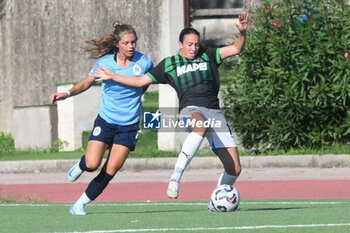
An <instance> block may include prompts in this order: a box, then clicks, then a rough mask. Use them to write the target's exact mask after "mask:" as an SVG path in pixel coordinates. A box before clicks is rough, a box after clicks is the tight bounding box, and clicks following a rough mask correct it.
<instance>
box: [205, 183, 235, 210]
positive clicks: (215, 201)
mask: <svg viewBox="0 0 350 233" xmlns="http://www.w3.org/2000/svg"><path fill="white" fill-rule="evenodd" d="M210 201H211V202H212V203H211V204H212V206H213V207H214V209H215V211H218V212H231V211H235V210H236V209H237V208H238V205H239V202H240V197H239V192H238V190H237V189H236V188H235V187H233V186H231V185H228V184H222V185H220V186H219V187H217V188H216V189H214V191H213V193H212V194H211V200H210Z"/></svg>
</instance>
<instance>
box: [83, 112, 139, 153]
mask: <svg viewBox="0 0 350 233" xmlns="http://www.w3.org/2000/svg"><path fill="white" fill-rule="evenodd" d="M138 131H139V123H135V124H132V125H116V124H110V123H108V122H106V121H105V120H104V119H103V118H102V117H100V115H98V116H97V118H96V120H95V123H94V128H93V130H92V131H91V134H90V138H89V140H95V141H100V142H103V143H105V144H107V145H109V146H112V144H119V145H124V146H127V147H129V148H130V150H131V151H133V150H134V149H135V145H136V142H137V136H138Z"/></svg>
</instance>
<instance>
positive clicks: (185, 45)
mask: <svg viewBox="0 0 350 233" xmlns="http://www.w3.org/2000/svg"><path fill="white" fill-rule="evenodd" d="M179 46H180V48H181V52H180V55H181V56H183V57H185V58H187V59H194V58H195V57H196V56H197V53H198V50H199V36H197V35H196V34H187V35H185V36H184V41H183V42H182V43H181V42H179Z"/></svg>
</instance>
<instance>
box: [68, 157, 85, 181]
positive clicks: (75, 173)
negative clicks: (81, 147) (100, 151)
mask: <svg viewBox="0 0 350 233" xmlns="http://www.w3.org/2000/svg"><path fill="white" fill-rule="evenodd" d="M79 163H80V161H79V162H78V163H76V164H75V165H74V166H73V167H72V168H71V169H70V170H69V172H68V180H69V181H70V182H74V181H76V180H77V179H78V178H79V177H80V175H81V174H82V173H83V172H84V171H83V170H81V169H80V167H79Z"/></svg>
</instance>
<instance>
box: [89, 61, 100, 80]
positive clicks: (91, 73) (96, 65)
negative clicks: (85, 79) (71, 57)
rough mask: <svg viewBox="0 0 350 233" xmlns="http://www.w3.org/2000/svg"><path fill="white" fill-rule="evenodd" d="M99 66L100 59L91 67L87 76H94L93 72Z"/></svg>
mask: <svg viewBox="0 0 350 233" xmlns="http://www.w3.org/2000/svg"><path fill="white" fill-rule="evenodd" d="M99 66H100V59H98V60H97V61H96V63H95V65H94V66H93V67H92V69H91V70H90V72H89V75H90V76H94V75H95V73H93V72H94V68H98V67H99Z"/></svg>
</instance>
